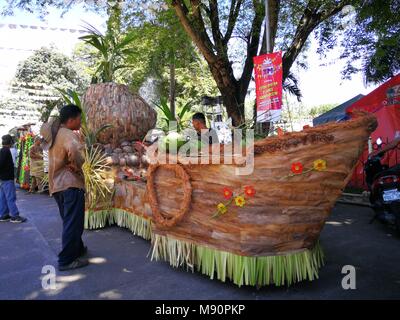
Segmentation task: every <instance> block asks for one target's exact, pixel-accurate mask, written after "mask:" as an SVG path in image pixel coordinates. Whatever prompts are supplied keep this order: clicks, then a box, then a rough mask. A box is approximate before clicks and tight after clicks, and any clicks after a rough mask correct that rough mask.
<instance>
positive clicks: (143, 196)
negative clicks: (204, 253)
mask: <svg viewBox="0 0 400 320" xmlns="http://www.w3.org/2000/svg"><path fill="white" fill-rule="evenodd" d="M376 125H377V122H376V119H375V117H374V116H372V115H363V116H362V117H359V118H357V119H354V120H351V121H348V122H345V123H338V124H329V125H325V126H321V127H316V128H311V129H308V130H306V131H303V132H299V133H288V134H285V135H284V136H282V137H274V138H267V139H265V140H262V141H260V142H257V143H256V145H255V150H256V155H255V159H254V161H255V165H254V171H253V173H252V174H250V175H242V176H239V175H236V174H235V173H236V172H235V169H236V168H237V166H236V165H227V164H221V165H218V164H205V165H182V164H176V165H175V166H182V167H183V169H184V170H185V172H186V173H187V175H188V176H189V177H190V184H191V192H192V196H191V205H190V208H189V210H187V212H186V213H185V214H184V216H183V217H182V219H178V220H179V221H177V223H176V224H174V225H172V226H166V225H163V224H160V223H157V221H156V220H154V219H153V217H152V210H151V208H152V207H154V206H156V207H157V208H158V209H159V210H160V213H161V214H162V216H163V217H167V218H172V217H173V216H174V215H176V214H178V215H180V214H181V213H182V209H183V206H182V204H183V203H184V202H185V201H184V200H185V192H187V188H186V187H185V185H186V183H185V181H184V180H183V179H182V176H183V175H179V174H178V175H177V174H176V172H178V171H177V170H171V168H170V165H168V167H167V168H165V169H163V165H162V164H161V165H159V166H158V168H157V170H151V167H150V169H149V172H152V174H153V175H154V176H153V177H152V178H151V179H150V182H151V183H149V180H148V181H147V182H148V184H147V186H146V184H145V183H144V182H127V181H120V182H118V183H117V184H116V195H115V200H114V201H115V203H114V206H115V207H117V208H120V209H124V210H125V211H128V212H131V213H132V214H135V215H139V216H141V217H143V218H145V219H152V220H153V227H152V229H153V233H154V234H156V235H160V236H167V237H169V238H174V239H177V240H180V241H185V242H188V243H193V244H196V245H199V246H204V247H208V248H212V249H216V250H219V251H224V252H230V253H232V254H235V255H239V256H250V257H262V256H275V255H276V256H279V255H287V254H294V253H300V252H303V251H306V250H312V249H313V248H314V246H315V244H316V242H317V239H318V238H319V235H320V232H321V230H322V228H323V226H324V223H325V221H326V219H327V217H328V216H329V214H330V212H331V209H332V207H333V206H334V204H335V202H336V200H337V198H338V197H339V196H340V194H341V190H342V189H343V188H344V187H345V186H346V184H347V182H348V180H349V179H350V177H351V174H352V171H353V168H354V166H355V164H356V163H357V161H358V159H359V156H360V154H361V152H362V151H363V149H364V147H365V145H366V143H367V140H368V137H369V135H370V133H371V132H372V131H373V130H374V129H375V128H376ZM317 159H322V160H324V161H326V164H327V167H326V170H324V171H311V172H308V173H306V174H302V175H297V176H293V177H288V175H290V174H291V165H292V164H293V163H296V162H300V163H302V164H303V165H304V166H305V167H312V166H313V162H314V161H315V160H317ZM179 171H180V170H179ZM245 186H252V187H254V189H255V190H256V194H255V195H254V197H251V198H248V199H246V204H245V205H244V206H243V207H237V206H236V205H235V204H234V203H233V204H232V205H230V206H229V207H228V212H227V213H225V214H224V215H222V216H220V217H218V218H215V219H212V218H211V217H212V215H213V214H214V213H215V211H216V207H217V204H218V203H220V202H224V201H225V200H224V198H223V189H224V188H225V187H226V188H229V189H231V190H233V191H235V192H237V191H238V190H243V188H244V187H245ZM146 188H153V192H155V195H156V197H155V199H154V197H149V194H148V192H146ZM151 198H153V201H155V203H152V204H150V201H151V200H150V199H151Z"/></svg>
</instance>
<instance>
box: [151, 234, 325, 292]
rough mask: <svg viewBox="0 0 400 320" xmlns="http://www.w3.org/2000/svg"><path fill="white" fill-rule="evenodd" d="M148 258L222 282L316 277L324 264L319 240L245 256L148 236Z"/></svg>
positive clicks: (289, 282)
mask: <svg viewBox="0 0 400 320" xmlns="http://www.w3.org/2000/svg"><path fill="white" fill-rule="evenodd" d="M151 259H152V260H160V259H162V260H166V261H169V263H170V265H171V266H173V267H182V266H186V267H187V269H191V270H192V271H194V269H195V268H196V270H197V271H198V272H202V273H203V274H206V275H208V276H209V277H210V278H211V279H214V277H215V275H216V276H217V279H218V280H221V281H222V282H225V281H226V279H230V280H232V281H233V283H235V284H236V285H238V286H239V287H240V286H242V285H250V286H266V285H270V284H275V285H276V286H282V285H285V284H286V285H287V286H290V285H292V284H293V283H296V282H299V281H303V280H307V279H308V280H310V281H312V280H315V279H318V270H319V268H320V267H321V266H322V265H323V264H324V254H323V251H322V248H321V246H320V244H319V242H317V243H316V245H315V246H314V248H313V249H311V250H306V251H302V252H297V253H292V254H287V255H277V256H268V257H246V256H240V255H236V254H233V253H229V252H224V251H220V250H217V249H213V248H209V247H205V246H200V245H196V244H193V243H189V242H185V241H182V240H177V239H174V238H171V237H168V236H160V235H153V236H152V255H151Z"/></svg>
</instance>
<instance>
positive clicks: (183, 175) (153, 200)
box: [147, 164, 192, 228]
mask: <svg viewBox="0 0 400 320" xmlns="http://www.w3.org/2000/svg"><path fill="white" fill-rule="evenodd" d="M159 167H162V168H163V169H166V170H170V171H173V172H175V174H176V176H178V177H179V178H180V179H181V180H182V184H183V201H182V205H181V207H180V209H179V211H178V213H177V214H176V215H174V216H173V217H172V218H168V217H166V216H165V215H164V214H163V213H162V212H161V210H160V208H159V205H158V199H157V193H156V188H155V185H154V177H155V172H156V171H157V169H158V168H159ZM147 190H148V193H149V202H150V207H151V210H152V211H153V217H154V221H155V223H156V224H157V225H159V226H161V227H169V228H170V227H173V226H175V225H176V224H177V223H178V222H180V221H181V220H182V219H183V217H184V216H185V214H186V213H187V212H188V211H189V209H190V203H191V200H192V185H191V183H190V176H189V175H188V173H187V172H186V171H185V169H184V168H183V167H182V166H181V165H179V164H162V165H161V164H155V165H150V167H149V169H148V171H147Z"/></svg>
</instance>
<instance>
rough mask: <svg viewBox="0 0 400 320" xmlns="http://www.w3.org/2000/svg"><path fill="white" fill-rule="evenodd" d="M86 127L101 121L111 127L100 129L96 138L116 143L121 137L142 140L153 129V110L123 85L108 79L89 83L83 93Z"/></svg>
mask: <svg viewBox="0 0 400 320" xmlns="http://www.w3.org/2000/svg"><path fill="white" fill-rule="evenodd" d="M82 102H83V105H84V107H85V109H86V113H87V117H88V127H89V129H91V130H94V131H95V130H97V129H99V128H101V127H102V126H104V125H108V124H110V125H112V126H113V127H112V128H110V129H107V130H105V131H103V132H102V133H100V135H99V136H98V142H100V143H102V144H111V145H112V146H114V147H116V146H117V145H118V144H120V143H122V142H124V141H127V140H128V141H133V140H142V139H143V138H144V136H145V135H146V133H147V132H148V131H149V130H150V129H153V128H154V126H155V124H156V120H157V113H156V111H155V110H153V108H152V107H150V106H149V105H148V104H147V103H146V101H145V100H144V99H143V98H142V97H140V96H139V95H138V94H133V93H131V92H130V91H129V88H128V87H127V86H126V85H122V84H116V83H112V82H108V83H99V84H93V85H91V86H90V87H89V89H88V90H87V91H86V93H85V95H84V96H83V100H82Z"/></svg>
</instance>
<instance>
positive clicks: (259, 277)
mask: <svg viewBox="0 0 400 320" xmlns="http://www.w3.org/2000/svg"><path fill="white" fill-rule="evenodd" d="M107 224H109V225H112V224H116V225H118V226H120V227H124V228H128V229H129V230H131V231H132V232H133V234H135V235H138V236H140V237H142V238H144V239H146V240H149V239H151V241H152V249H151V251H150V253H151V260H156V261H157V260H166V261H168V262H169V263H170V265H171V266H173V267H175V268H177V267H186V268H187V270H191V271H192V272H194V271H197V272H201V273H203V274H205V275H208V276H209V277H210V279H214V278H215V276H216V278H217V279H218V280H220V281H222V282H225V281H226V280H227V279H229V280H231V281H233V283H234V284H236V285H238V286H239V287H240V286H242V285H250V286H258V287H261V286H267V285H271V284H274V285H276V286H283V285H287V286H290V285H292V284H294V283H296V282H300V281H303V280H309V281H313V280H315V279H318V270H319V268H320V267H321V266H323V265H324V253H323V250H322V248H321V246H320V244H319V242H317V243H316V245H315V246H314V248H313V249H311V250H305V251H302V252H296V253H291V254H286V255H276V256H267V257H265V256H264V257H246V256H240V255H237V254H233V253H230V252H225V251H220V250H217V249H213V248H209V247H206V246H201V245H197V244H194V243H190V242H186V241H183V240H178V239H174V238H172V237H169V236H161V235H157V234H154V233H153V232H152V229H151V222H150V220H148V219H145V218H143V217H140V216H137V215H135V214H133V213H129V212H127V211H125V210H122V209H115V208H114V209H111V210H87V211H86V213H85V228H86V229H98V228H103V227H105V226H106V225H107Z"/></svg>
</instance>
